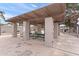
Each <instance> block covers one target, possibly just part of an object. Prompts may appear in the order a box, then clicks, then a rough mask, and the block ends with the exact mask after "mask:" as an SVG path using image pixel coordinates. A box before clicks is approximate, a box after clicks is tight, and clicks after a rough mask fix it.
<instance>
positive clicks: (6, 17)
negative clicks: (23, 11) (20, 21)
mask: <svg viewBox="0 0 79 59" xmlns="http://www.w3.org/2000/svg"><path fill="white" fill-rule="evenodd" d="M14 16H15V15H11V14H4V17H5V19H9V18H11V17H14Z"/></svg>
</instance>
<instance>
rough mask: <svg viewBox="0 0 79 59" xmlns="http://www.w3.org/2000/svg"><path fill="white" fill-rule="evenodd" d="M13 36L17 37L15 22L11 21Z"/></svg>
mask: <svg viewBox="0 0 79 59" xmlns="http://www.w3.org/2000/svg"><path fill="white" fill-rule="evenodd" d="M13 29H14V30H13V37H17V23H13Z"/></svg>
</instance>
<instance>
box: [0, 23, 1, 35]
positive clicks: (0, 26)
mask: <svg viewBox="0 0 79 59" xmlns="http://www.w3.org/2000/svg"><path fill="white" fill-rule="evenodd" d="M0 35H1V24H0Z"/></svg>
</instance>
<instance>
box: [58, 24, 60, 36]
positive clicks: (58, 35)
mask: <svg viewBox="0 0 79 59" xmlns="http://www.w3.org/2000/svg"><path fill="white" fill-rule="evenodd" d="M58 36H60V25H59V24H58Z"/></svg>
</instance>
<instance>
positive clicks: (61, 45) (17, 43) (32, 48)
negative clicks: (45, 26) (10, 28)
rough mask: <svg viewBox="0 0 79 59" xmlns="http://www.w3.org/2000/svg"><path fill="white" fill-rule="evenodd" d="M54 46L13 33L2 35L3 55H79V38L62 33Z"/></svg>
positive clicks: (0, 43) (1, 53)
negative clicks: (16, 35) (14, 36)
mask: <svg viewBox="0 0 79 59" xmlns="http://www.w3.org/2000/svg"><path fill="white" fill-rule="evenodd" d="M56 40H57V42H55V43H54V47H53V48H50V47H46V46H44V42H43V41H41V40H33V39H30V40H24V39H23V38H21V37H17V38H13V37H12V36H11V35H2V36H0V55H1V56H77V55H79V38H76V37H75V36H71V35H68V34H63V33H61V36H60V37H59V38H58V39H56Z"/></svg>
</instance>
